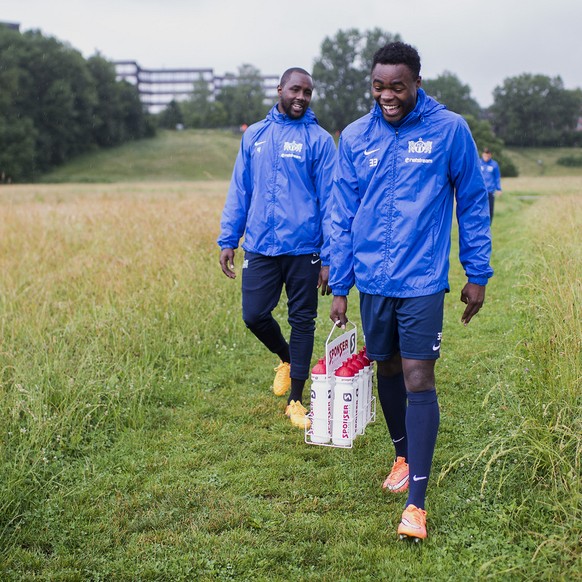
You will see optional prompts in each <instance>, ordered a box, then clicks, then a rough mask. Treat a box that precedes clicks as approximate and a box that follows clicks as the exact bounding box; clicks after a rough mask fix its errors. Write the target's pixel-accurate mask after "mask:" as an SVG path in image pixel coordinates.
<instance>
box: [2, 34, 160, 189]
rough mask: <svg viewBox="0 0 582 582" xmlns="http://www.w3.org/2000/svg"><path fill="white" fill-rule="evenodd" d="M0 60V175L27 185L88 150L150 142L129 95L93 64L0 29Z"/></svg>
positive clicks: (106, 66)
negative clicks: (128, 141) (142, 139)
mask: <svg viewBox="0 0 582 582" xmlns="http://www.w3.org/2000/svg"><path fill="white" fill-rule="evenodd" d="M0 55H1V60H0V130H1V131H0V174H4V175H8V176H11V177H13V178H14V179H15V180H19V181H24V180H30V179H33V178H34V177H35V176H37V175H38V174H40V173H41V172H44V171H47V170H49V169H50V168H52V167H53V166H55V165H57V164H60V163H62V162H64V161H66V160H68V159H70V158H71V157H73V156H75V155H77V154H80V153H82V152H84V151H87V150H88V149H90V148H92V147H94V146H95V145H99V146H107V145H115V144H117V143H121V141H124V140H126V139H133V138H137V137H144V136H146V135H151V131H152V127H153V126H152V125H151V123H149V122H148V119H149V118H148V116H147V115H146V114H145V112H144V110H143V107H142V105H141V102H140V99H139V95H138V93H137V90H136V89H135V87H133V86H131V85H129V84H128V83H124V82H117V81H116V79H115V71H114V69H113V65H112V64H111V63H107V62H106V61H104V60H103V59H101V58H100V57H95V58H92V59H90V60H89V61H86V60H85V59H84V58H83V56H82V55H81V53H80V52H78V51H76V50H74V49H73V48H71V47H70V46H68V45H65V44H63V43H61V42H59V41H58V40H56V39H55V38H51V37H45V36H43V35H42V34H41V33H40V32H39V31H30V32H26V33H24V34H21V33H20V32H19V31H16V30H11V29H9V28H7V27H5V26H2V25H0Z"/></svg>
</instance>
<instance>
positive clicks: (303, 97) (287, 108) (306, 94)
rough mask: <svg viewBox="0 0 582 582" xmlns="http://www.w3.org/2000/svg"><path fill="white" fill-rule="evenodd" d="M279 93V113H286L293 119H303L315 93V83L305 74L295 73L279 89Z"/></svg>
mask: <svg viewBox="0 0 582 582" xmlns="http://www.w3.org/2000/svg"><path fill="white" fill-rule="evenodd" d="M277 92H278V93H279V105H278V108H279V111H280V112H281V113H286V114H287V115H288V116H289V117H291V118H292V119H299V118H300V117H302V116H303V115H304V114H305V112H306V111H307V108H308V107H309V103H310V102H311V95H312V93H313V81H312V79H311V77H310V76H309V75H306V74H305V73H298V72H293V73H291V75H290V76H289V78H288V79H287V81H285V84H284V85H279V87H277Z"/></svg>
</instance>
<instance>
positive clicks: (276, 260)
mask: <svg viewBox="0 0 582 582" xmlns="http://www.w3.org/2000/svg"><path fill="white" fill-rule="evenodd" d="M320 269H321V261H320V258H319V255H317V254H310V255H298V256H291V255H281V256H278V257H267V256H265V255H258V254H255V253H249V252H245V258H244V264H243V270H242V315H243V320H244V322H245V324H246V326H247V327H248V328H249V329H250V330H251V331H252V332H253V333H254V334H255V336H256V337H257V338H258V339H259V340H260V341H261V342H262V343H263V344H264V345H265V346H266V347H267V349H269V350H270V351H271V352H273V353H274V354H277V353H281V352H282V351H285V348H286V346H287V341H286V340H285V338H284V337H283V334H282V333H281V328H280V326H279V324H278V323H277V321H276V320H275V319H274V318H273V316H272V311H273V309H275V307H276V306H277V304H278V303H279V299H280V298H281V292H282V290H283V285H284V286H285V291H286V293H287V310H288V318H287V321H288V322H289V325H290V326H291V337H290V339H289V353H290V355H291V378H295V379H297V380H307V379H308V378H309V372H310V364H311V356H312V354H313V338H314V334H315V318H316V317H317V281H318V278H319V271H320Z"/></svg>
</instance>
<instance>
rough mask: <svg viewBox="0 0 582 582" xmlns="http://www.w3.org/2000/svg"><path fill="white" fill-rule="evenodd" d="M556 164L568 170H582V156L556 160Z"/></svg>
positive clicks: (564, 157)
mask: <svg viewBox="0 0 582 582" xmlns="http://www.w3.org/2000/svg"><path fill="white" fill-rule="evenodd" d="M556 164H558V165H560V166H566V167H568V168H582V156H563V157H561V158H558V159H557V160H556Z"/></svg>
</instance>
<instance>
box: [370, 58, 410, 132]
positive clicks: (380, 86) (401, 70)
mask: <svg viewBox="0 0 582 582" xmlns="http://www.w3.org/2000/svg"><path fill="white" fill-rule="evenodd" d="M420 84H421V78H420V77H419V76H417V77H415V76H414V74H413V73H412V71H411V70H410V69H409V68H408V67H407V66H406V65H404V64H398V65H381V64H377V65H376V66H375V67H374V69H373V70H372V97H373V98H374V100H375V101H376V103H378V105H379V106H380V108H381V109H382V115H383V117H384V119H385V120H386V121H387V122H388V123H396V122H398V121H400V120H401V119H403V118H404V117H406V116H407V115H408V114H409V113H410V112H411V111H412V110H413V109H414V107H415V105H416V97H417V94H418V89H419V87H420Z"/></svg>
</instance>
